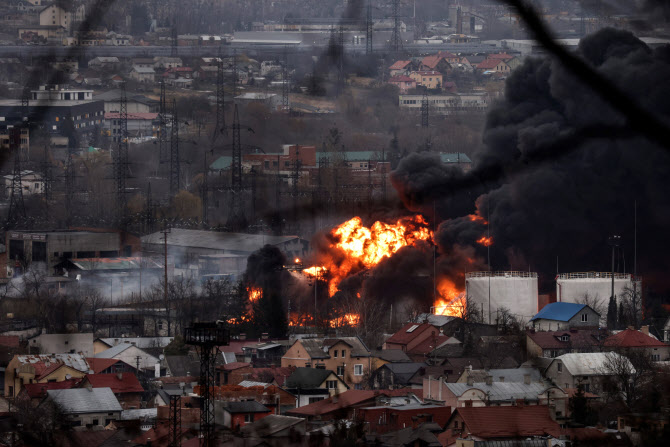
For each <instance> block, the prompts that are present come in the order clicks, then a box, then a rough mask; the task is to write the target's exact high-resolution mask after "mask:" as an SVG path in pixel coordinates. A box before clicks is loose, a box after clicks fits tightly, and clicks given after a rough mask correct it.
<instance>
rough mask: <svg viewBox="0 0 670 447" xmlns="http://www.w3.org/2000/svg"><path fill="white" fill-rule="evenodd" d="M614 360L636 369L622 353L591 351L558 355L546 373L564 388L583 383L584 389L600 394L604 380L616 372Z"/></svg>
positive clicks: (631, 369) (574, 386)
mask: <svg viewBox="0 0 670 447" xmlns="http://www.w3.org/2000/svg"><path fill="white" fill-rule="evenodd" d="M612 362H617V363H619V362H620V363H621V364H622V365H626V366H627V368H628V369H629V370H630V371H634V370H635V368H634V367H633V364H632V363H630V361H629V360H628V359H627V358H626V357H624V356H622V355H620V354H617V353H615V352H591V353H579V354H563V355H561V356H558V357H556V358H555V359H554V360H553V361H552V362H551V363H550V364H549V366H548V367H547V369H546V371H545V373H544V374H545V376H546V377H547V379H550V380H552V381H553V382H554V383H555V384H557V385H558V386H560V387H562V388H563V389H566V388H577V387H578V386H579V385H582V386H583V387H584V391H586V392H591V393H595V394H600V393H601V392H603V391H604V386H603V380H604V379H605V378H607V377H609V376H612V375H614V374H615V371H613V370H612V368H611V363H612Z"/></svg>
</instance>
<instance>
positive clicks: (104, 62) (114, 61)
mask: <svg viewBox="0 0 670 447" xmlns="http://www.w3.org/2000/svg"><path fill="white" fill-rule="evenodd" d="M120 64H121V62H120V61H119V58H118V57H115V56H111V57H107V56H98V57H94V58H93V59H91V60H90V61H88V68H99V69H103V70H116V69H117V68H118V67H119V65H120Z"/></svg>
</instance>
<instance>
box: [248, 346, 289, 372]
mask: <svg viewBox="0 0 670 447" xmlns="http://www.w3.org/2000/svg"><path fill="white" fill-rule="evenodd" d="M287 350H288V340H281V341H279V340H278V341H261V342H258V343H254V344H251V345H247V346H243V347H242V352H243V356H244V360H245V361H248V362H251V363H253V365H254V366H256V367H260V366H272V365H279V364H281V358H282V357H283V356H284V354H286V351H287Z"/></svg>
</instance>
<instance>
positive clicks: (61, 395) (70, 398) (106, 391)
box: [47, 388, 122, 413]
mask: <svg viewBox="0 0 670 447" xmlns="http://www.w3.org/2000/svg"><path fill="white" fill-rule="evenodd" d="M47 395H48V396H49V397H50V398H51V399H52V400H53V401H54V402H56V403H57V404H58V405H60V406H61V408H62V409H63V411H64V412H65V413H108V412H113V411H121V410H122V408H121V405H120V404H119V401H118V400H117V399H116V396H114V392H113V391H112V390H111V389H110V388H91V389H88V388H72V389H69V390H49V391H47Z"/></svg>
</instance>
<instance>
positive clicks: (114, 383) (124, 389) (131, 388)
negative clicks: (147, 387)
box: [82, 373, 144, 394]
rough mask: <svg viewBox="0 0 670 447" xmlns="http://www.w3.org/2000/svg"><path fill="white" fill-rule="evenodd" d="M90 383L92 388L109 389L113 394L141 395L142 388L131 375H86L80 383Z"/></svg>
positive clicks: (135, 377)
mask: <svg viewBox="0 0 670 447" xmlns="http://www.w3.org/2000/svg"><path fill="white" fill-rule="evenodd" d="M86 382H88V383H90V384H91V386H92V387H93V388H111V389H112V392H113V393H114V394H118V393H142V392H144V388H142V385H140V381H139V380H137V376H135V374H133V373H119V374H86V377H85V379H84V381H83V382H82V383H86Z"/></svg>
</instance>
